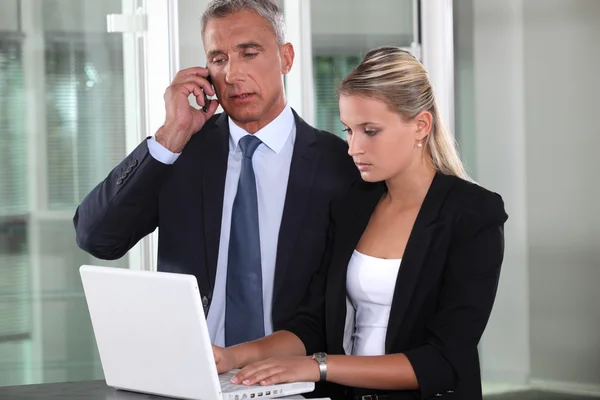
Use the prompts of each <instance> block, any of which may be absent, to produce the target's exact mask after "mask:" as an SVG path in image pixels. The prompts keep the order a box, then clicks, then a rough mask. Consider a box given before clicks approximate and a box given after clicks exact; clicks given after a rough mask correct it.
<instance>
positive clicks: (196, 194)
mask: <svg viewBox="0 0 600 400" xmlns="http://www.w3.org/2000/svg"><path fill="white" fill-rule="evenodd" d="M294 117H295V119H296V141H295V144H294V150H293V155H292V162H291V167H290V175H289V181H288V188H287V194H286V200H285V205H284V211H283V216H282V221H281V228H280V232H279V241H278V246H277V260H276V267H275V284H274V285H275V288H274V291H273V310H272V320H273V327H274V329H280V327H281V326H282V323H283V322H284V321H287V320H288V319H290V318H291V317H292V316H293V315H294V313H295V312H296V310H297V308H298V306H299V305H300V304H301V301H302V298H303V297H304V295H305V293H306V291H307V287H308V286H309V283H310V281H311V279H312V277H313V274H314V273H315V271H317V270H318V268H319V266H320V264H321V262H322V257H323V254H324V252H325V247H326V244H327V240H326V237H327V230H328V227H329V224H330V220H331V215H330V209H331V204H332V202H333V201H334V200H336V199H337V200H339V198H340V197H342V195H343V194H344V193H346V192H347V190H348V189H349V188H350V186H351V185H352V182H354V181H355V180H356V179H359V175H358V171H357V169H356V167H355V165H354V163H353V162H352V159H351V157H350V156H348V153H347V152H348V146H347V144H346V143H345V142H344V141H343V140H341V139H340V138H338V137H336V136H334V135H332V134H330V133H327V132H323V131H319V130H317V129H314V128H312V127H311V126H309V125H308V124H307V123H306V122H304V121H303V120H302V119H301V118H299V117H298V115H297V114H296V113H295V112H294ZM228 140H229V126H228V122H227V116H226V115H225V114H220V115H215V116H213V117H212V118H211V119H210V120H209V121H207V123H206V124H205V125H204V126H203V127H202V129H201V130H200V132H198V133H197V134H195V135H194V136H192V138H191V140H190V141H189V143H188V144H187V145H186V147H185V149H184V150H183V152H182V154H181V155H180V156H179V158H178V159H177V161H176V162H175V163H174V164H173V165H165V164H162V163H160V162H159V161H157V160H155V159H154V158H153V157H152V155H150V153H149V151H148V147H147V144H146V141H144V142H143V143H141V144H140V145H139V146H138V147H137V148H136V149H135V150H134V151H133V152H132V153H131V154H129V155H128V156H127V157H126V158H125V159H124V160H123V161H122V162H121V163H120V164H119V165H118V166H117V167H116V168H114V169H113V170H112V172H111V173H110V174H109V175H108V177H107V178H106V179H105V180H104V181H103V182H101V183H100V184H99V185H98V186H97V187H96V188H94V189H93V190H92V191H91V192H90V193H89V194H88V195H87V197H86V198H85V199H84V200H83V202H82V203H81V205H80V206H79V207H78V208H77V211H76V213H75V217H74V225H75V230H76V234H77V244H78V245H79V247H81V248H82V249H83V250H85V251H87V252H89V253H90V254H92V255H94V256H95V257H98V258H101V259H117V258H120V257H122V256H123V255H124V254H125V253H126V252H127V251H128V250H129V249H131V248H132V247H133V246H134V245H135V244H136V243H137V242H138V241H139V240H140V239H141V238H142V237H144V236H146V235H147V234H149V233H151V232H152V231H154V230H155V229H156V228H157V227H158V228H159V245H158V246H159V248H158V270H160V271H167V272H177V273H186V274H193V275H195V276H196V278H197V280H198V285H199V289H200V292H201V294H202V295H203V296H204V297H206V299H204V298H203V301H205V302H206V306H205V307H206V311H208V307H209V306H210V301H211V299H212V294H213V288H214V283H215V274H216V269H217V254H218V249H219V240H220V233H221V216H222V209H223V196H224V190H225V175H226V172H227V158H228V153H229V142H228Z"/></svg>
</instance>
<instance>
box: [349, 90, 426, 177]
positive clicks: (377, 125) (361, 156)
mask: <svg viewBox="0 0 600 400" xmlns="http://www.w3.org/2000/svg"><path fill="white" fill-rule="evenodd" d="M339 106H340V119H341V121H342V124H343V125H344V128H345V129H344V130H345V132H346V138H347V140H348V147H349V149H348V154H350V156H352V158H353V159H354V163H355V164H356V166H357V167H358V169H359V171H360V174H361V176H362V178H363V180H365V181H367V182H379V181H384V180H388V179H391V178H393V177H395V176H398V175H401V174H403V173H404V172H406V171H407V170H410V169H412V168H415V167H417V166H418V165H419V163H421V161H422V153H423V151H424V150H423V149H425V141H424V138H425V136H426V135H427V133H429V129H430V126H431V114H429V113H427V112H422V113H420V114H419V115H418V116H417V117H416V118H414V119H413V120H411V121H405V120H404V119H403V118H402V117H401V116H400V115H399V114H398V113H396V112H394V111H391V110H390V109H389V107H388V106H387V105H386V104H385V103H384V102H383V101H381V100H379V99H374V98H370V97H364V96H359V95H340V103H339ZM428 118H429V125H427V119H428ZM424 122H425V123H424ZM419 143H422V147H418V144H419Z"/></svg>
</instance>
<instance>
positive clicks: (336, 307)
mask: <svg viewBox="0 0 600 400" xmlns="http://www.w3.org/2000/svg"><path fill="white" fill-rule="evenodd" d="M357 185H358V186H357V187H355V188H354V189H353V192H354V191H355V190H357V191H358V193H359V194H358V196H359V197H357V198H355V199H352V198H353V195H351V196H350V197H349V200H348V202H346V203H345V204H343V205H342V207H343V209H344V212H342V213H340V214H339V215H340V218H339V221H336V223H337V224H339V226H338V227H337V229H336V232H338V234H339V235H340V237H339V238H336V239H335V242H336V245H335V247H334V249H333V251H334V256H333V257H332V261H331V266H330V270H329V275H328V279H327V294H326V296H327V302H326V304H327V305H326V308H327V310H326V315H327V318H326V328H327V329H326V331H327V334H328V346H329V347H330V351H332V350H334V348H335V350H334V352H335V353H334V354H338V353H339V354H344V351H343V348H342V344H343V342H344V330H343V327H344V326H345V325H346V313H347V311H348V310H347V309H346V308H347V307H346V274H347V272H348V264H349V262H350V258H351V257H352V254H353V252H354V249H356V245H357V244H358V242H359V241H360V238H361V237H362V234H363V232H364V231H365V229H366V228H367V225H368V224H369V221H370V219H371V215H372V214H373V211H374V210H375V207H376V206H377V204H378V203H379V200H380V199H381V196H382V195H383V193H384V192H385V184H384V183H383V182H380V183H375V184H371V183H364V182H359V183H357ZM355 193H356V192H355Z"/></svg>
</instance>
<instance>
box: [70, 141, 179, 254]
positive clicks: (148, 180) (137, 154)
mask: <svg viewBox="0 0 600 400" xmlns="http://www.w3.org/2000/svg"><path fill="white" fill-rule="evenodd" d="M170 168H171V166H170V165H165V164H163V163H161V162H159V161H157V160H156V159H154V158H153V157H152V155H151V154H150V153H149V151H148V145H147V141H146V140H144V141H143V142H142V143H141V144H140V145H139V146H138V147H137V148H136V149H135V150H133V152H131V154H129V155H128V156H127V157H126V158H125V159H124V160H123V161H122V162H121V163H120V164H119V165H117V166H116V167H115V168H114V169H113V170H112V171H111V172H110V173H109V175H108V176H107V177H106V179H105V180H104V181H102V182H101V183H99V184H98V185H97V186H96V187H95V188H94V189H93V190H92V191H91V192H90V193H89V194H88V195H87V196H86V197H85V198H84V200H83V202H82V203H81V204H80V205H79V206H78V207H77V210H76V211H75V216H74V217H73V225H74V227H75V233H76V241H77V245H78V246H79V247H80V248H81V249H82V250H85V251H86V252H88V253H90V254H91V255H93V256H94V257H97V258H100V259H106V260H114V259H118V258H120V257H122V256H123V255H125V254H126V253H127V252H128V251H129V250H130V249H131V248H132V247H133V246H134V245H135V244H136V243H137V242H138V241H139V240H140V239H141V238H143V237H144V236H146V235H148V234H149V233H151V232H153V231H154V230H155V229H156V227H157V225H158V196H159V192H160V188H161V186H162V183H163V182H164V180H165V178H166V176H167V175H168V172H169V170H170Z"/></svg>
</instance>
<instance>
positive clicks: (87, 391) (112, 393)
mask: <svg viewBox="0 0 600 400" xmlns="http://www.w3.org/2000/svg"><path fill="white" fill-rule="evenodd" d="M0 399H2V400H16V399H19V400H25V399H27V400H42V399H44V400H46V399H48V400H54V399H61V400H79V399H81V400H83V399H87V400H109V399H110V400H142V399H167V398H166V397H161V396H152V395H146V394H139V393H131V392H125V391H122V390H116V389H114V388H111V387H108V386H106V383H105V382H104V381H84V382H67V383H47V384H41V385H23V386H5V387H0Z"/></svg>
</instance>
